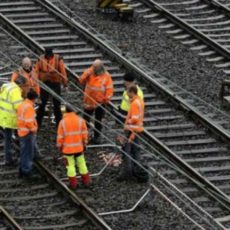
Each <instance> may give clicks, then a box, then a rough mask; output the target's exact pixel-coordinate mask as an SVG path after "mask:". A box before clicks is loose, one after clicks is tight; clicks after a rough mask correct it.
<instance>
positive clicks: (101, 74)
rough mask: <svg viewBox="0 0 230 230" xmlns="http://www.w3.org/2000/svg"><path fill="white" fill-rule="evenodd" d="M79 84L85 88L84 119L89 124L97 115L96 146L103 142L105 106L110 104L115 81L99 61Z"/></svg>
mask: <svg viewBox="0 0 230 230" xmlns="http://www.w3.org/2000/svg"><path fill="white" fill-rule="evenodd" d="M79 82H80V83H81V84H82V85H84V86H85V91H84V100H83V104H84V119H85V120H86V121H87V122H88V123H89V122H90V117H91V116H92V115H93V113H95V119H96V120H95V125H94V127H95V130H94V139H93V143H94V144H100V142H101V135H100V133H101V130H102V124H101V122H102V118H103V117H104V109H103V106H105V105H106V104H109V102H110V100H111V98H112V96H113V91H114V89H113V81H112V77H111V75H110V74H109V73H108V72H107V71H106V70H105V67H104V65H103V63H102V61H101V60H99V59H97V60H95V61H94V62H93V65H92V66H91V67H90V68H88V69H86V70H85V71H84V73H83V74H82V75H81V77H80V78H79Z"/></svg>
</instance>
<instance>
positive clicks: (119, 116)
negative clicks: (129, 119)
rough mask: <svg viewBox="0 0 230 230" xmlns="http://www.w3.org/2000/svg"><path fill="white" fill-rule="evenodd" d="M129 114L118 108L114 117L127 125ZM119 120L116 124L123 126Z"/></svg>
mask: <svg viewBox="0 0 230 230" xmlns="http://www.w3.org/2000/svg"><path fill="white" fill-rule="evenodd" d="M127 114H128V112H127V111H124V110H122V109H121V108H120V107H119V108H118V111H114V115H115V116H116V118H117V119H118V120H119V121H120V122H122V123H125V119H126V116H127ZM118 120H117V121H116V123H117V124H121V123H120V122H119V121H118Z"/></svg>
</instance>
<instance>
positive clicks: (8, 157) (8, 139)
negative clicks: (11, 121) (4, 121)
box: [4, 128, 13, 163]
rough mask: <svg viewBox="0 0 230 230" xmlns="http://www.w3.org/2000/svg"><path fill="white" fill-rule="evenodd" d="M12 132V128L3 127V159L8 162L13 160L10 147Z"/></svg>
mask: <svg viewBox="0 0 230 230" xmlns="http://www.w3.org/2000/svg"><path fill="white" fill-rule="evenodd" d="M12 134H13V130H12V129H8V128H5V129H4V139H5V141H4V151H5V161H6V162H9V163H10V162H12V161H13V159H12V148H11V146H12V142H13V139H12Z"/></svg>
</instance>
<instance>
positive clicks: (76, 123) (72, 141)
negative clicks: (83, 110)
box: [57, 112, 88, 154]
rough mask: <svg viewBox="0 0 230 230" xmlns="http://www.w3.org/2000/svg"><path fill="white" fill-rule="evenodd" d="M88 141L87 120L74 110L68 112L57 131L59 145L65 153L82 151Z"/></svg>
mask: <svg viewBox="0 0 230 230" xmlns="http://www.w3.org/2000/svg"><path fill="white" fill-rule="evenodd" d="M87 142H88V131H87V126H86V122H85V120H84V119H82V118H81V117H79V116H77V115H76V114H75V113H74V112H70V113H66V114H65V115H64V118H63V119H62V120H61V121H60V123H59V125H58V131H57V147H58V148H60V149H61V151H62V153H63V154H77V153H82V152H83V150H84V146H85V145H86V144H87Z"/></svg>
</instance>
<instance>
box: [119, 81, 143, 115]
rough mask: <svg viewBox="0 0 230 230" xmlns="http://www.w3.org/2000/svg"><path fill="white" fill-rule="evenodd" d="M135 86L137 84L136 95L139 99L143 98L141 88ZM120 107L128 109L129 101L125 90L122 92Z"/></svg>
mask: <svg viewBox="0 0 230 230" xmlns="http://www.w3.org/2000/svg"><path fill="white" fill-rule="evenodd" d="M136 86H137V95H138V96H139V98H140V99H142V100H143V98H144V95H143V92H142V90H141V88H140V87H139V86H138V85H136ZM120 108H121V109H122V110H124V111H126V112H128V111H129V108H130V101H129V96H128V94H127V90H125V91H124V93H123V96H122V101H121V105H120Z"/></svg>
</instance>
